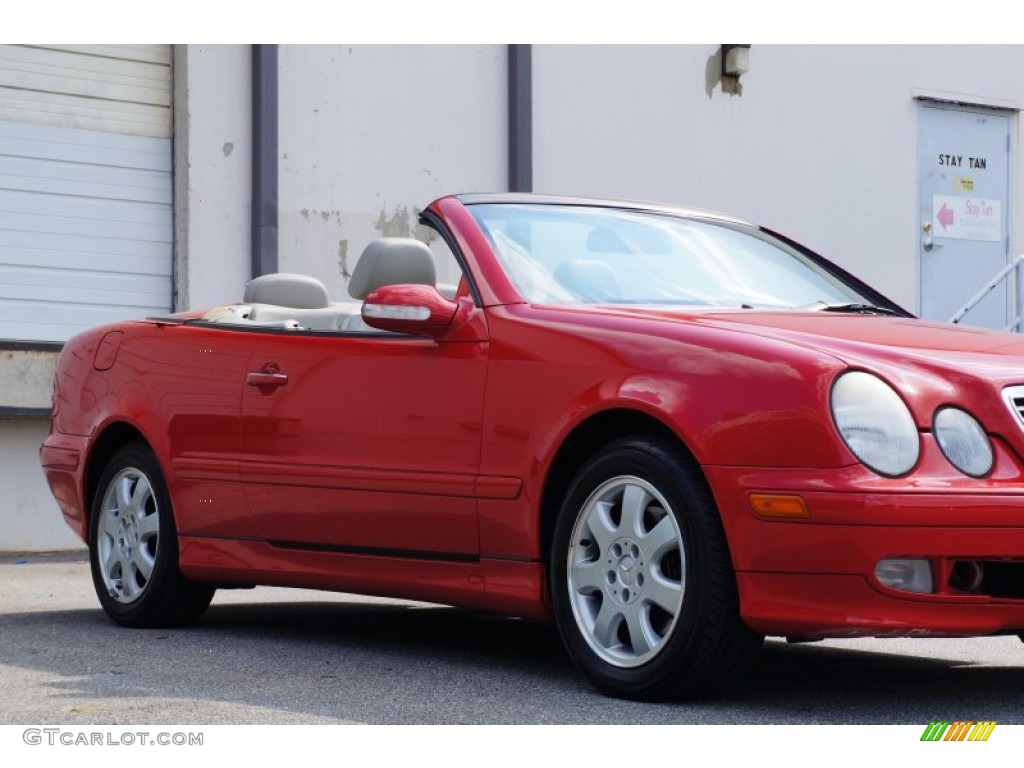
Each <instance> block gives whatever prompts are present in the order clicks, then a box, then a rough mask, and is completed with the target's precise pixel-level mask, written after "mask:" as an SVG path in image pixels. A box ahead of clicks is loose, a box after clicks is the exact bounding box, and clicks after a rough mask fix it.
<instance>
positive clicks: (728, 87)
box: [704, 46, 743, 99]
mask: <svg viewBox="0 0 1024 768" xmlns="http://www.w3.org/2000/svg"><path fill="white" fill-rule="evenodd" d="M717 85H721V86H722V93H726V94H728V95H730V96H742V95H743V86H742V85H740V79H739V78H738V77H732V76H730V75H723V74H722V47H721V46H719V47H718V48H716V49H715V52H714V53H713V54H712V55H711V56H709V57H708V62H707V64H705V65H704V92H705V93H706V94H707V95H708V98H709V99H710V98H712V97H713V96H714V95H715V86H717Z"/></svg>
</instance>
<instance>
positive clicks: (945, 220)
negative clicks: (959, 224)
mask: <svg viewBox="0 0 1024 768" xmlns="http://www.w3.org/2000/svg"><path fill="white" fill-rule="evenodd" d="M935 218H936V219H938V222H939V224H941V225H942V230H943V231H945V230H946V229H947V228H949V227H950V226H951V225H952V224H953V221H954V220H955V219H956V217H955V216H954V215H953V211H951V210H950V209H949V208H948V207H946V204H945V203H943V204H942V207H941V208H940V209H939V212H938V213H937V214H936V215H935Z"/></svg>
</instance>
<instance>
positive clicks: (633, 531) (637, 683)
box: [550, 438, 763, 700]
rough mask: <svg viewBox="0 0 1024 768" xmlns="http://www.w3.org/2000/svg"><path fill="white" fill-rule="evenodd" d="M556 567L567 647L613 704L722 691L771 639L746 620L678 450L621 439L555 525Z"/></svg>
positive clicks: (591, 465) (716, 529)
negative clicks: (623, 700) (614, 699)
mask: <svg viewBox="0 0 1024 768" xmlns="http://www.w3.org/2000/svg"><path fill="white" fill-rule="evenodd" d="M550 566H551V567H550V572H551V573H550V578H551V594H552V602H553V605H554V610H555V617H556V620H557V622H558V627H559V631H560V633H561V635H562V640H563V642H564V644H565V646H566V648H567V650H568V651H569V654H570V656H571V657H572V658H573V661H575V663H576V665H577V666H578V667H579V668H580V669H581V670H582V672H583V673H584V674H585V675H586V676H587V677H588V679H590V681H591V682H592V683H594V684H595V685H596V686H597V687H598V688H600V689H601V690H603V691H605V692H607V693H610V694H612V695H615V696H621V697H626V698H635V699H652V700H657V699H681V698H697V697H701V696H707V695H710V694H713V693H717V692H720V691H722V690H724V689H725V688H727V687H728V686H729V685H731V684H732V683H733V682H735V681H736V680H737V679H738V678H739V677H740V676H741V675H742V673H743V672H745V671H746V669H747V668H748V667H749V665H750V663H751V662H752V661H753V659H754V657H755V655H756V652H757V649H758V648H759V647H760V644H761V641H762V639H763V638H762V637H761V636H760V635H757V634H755V633H753V632H751V631H750V630H749V629H748V628H747V627H746V626H745V625H744V624H743V623H742V621H741V620H740V617H739V600H738V597H737V593H736V583H735V577H734V574H733V572H732V566H731V560H730V557H729V552H728V547H727V545H726V541H725V534H724V531H723V530H722V525H721V520H720V519H719V516H718V512H717V509H716V508H715V504H714V500H713V498H712V496H711V492H710V490H709V489H708V487H707V484H706V483H705V481H704V478H703V476H702V475H701V473H700V471H699V470H698V469H697V467H696V466H695V464H694V463H693V461H692V459H690V457H689V456H687V455H685V454H684V453H683V452H682V451H681V450H679V449H678V448H677V447H676V446H675V445H674V444H672V443H670V442H668V441H662V440H657V439H648V438H632V439H627V440H621V441H618V442H616V443H613V444H611V445H609V446H607V447H606V448H605V449H604V450H602V451H601V452H600V453H599V454H598V455H596V456H595V457H594V458H593V459H591V460H590V461H589V462H588V463H587V464H586V465H585V466H584V467H583V468H582V469H581V470H580V472H579V473H578V474H577V476H576V479H575V480H574V482H573V484H572V486H571V487H570V490H569V492H568V494H567V495H566V498H565V502H564V504H563V507H562V510H561V513H560V515H559V518H558V521H557V523H556V527H555V535H554V541H553V547H552V553H551V562H550Z"/></svg>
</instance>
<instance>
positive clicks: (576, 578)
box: [571, 560, 607, 592]
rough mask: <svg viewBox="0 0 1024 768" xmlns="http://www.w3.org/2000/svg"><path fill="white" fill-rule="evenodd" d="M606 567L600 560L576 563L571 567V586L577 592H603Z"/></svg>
mask: <svg viewBox="0 0 1024 768" xmlns="http://www.w3.org/2000/svg"><path fill="white" fill-rule="evenodd" d="M606 573H607V567H606V566H605V565H604V563H602V562H601V561H600V560H594V561H590V562H582V563H576V564H575V565H574V566H573V567H572V576H571V578H572V586H573V589H575V590H576V591H577V592H603V591H604V588H605V574H606Z"/></svg>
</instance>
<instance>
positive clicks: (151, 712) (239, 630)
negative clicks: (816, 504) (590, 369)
mask: <svg viewBox="0 0 1024 768" xmlns="http://www.w3.org/2000/svg"><path fill="white" fill-rule="evenodd" d="M0 690H2V691H4V692H5V693H6V694H7V695H5V696H3V697H0V724H9V725H12V724H46V725H83V724H97V725H108V724H121V725H132V724H176V725H197V724H263V723H280V724H320V723H362V724H398V723H418V724H448V723H454V724H472V723H491V724H505V723H523V724H539V723H555V724H574V723H583V724H595V723H609V724H611V723H615V724H628V725H636V724H642V723H675V724H712V723H714V724H738V723H744V724H783V723H788V724H793V723H799V724H835V725H841V724H914V725H917V724H921V725H923V724H926V723H928V722H929V721H932V720H956V719H964V720H982V719H985V720H996V721H998V722H999V723H1000V724H1004V723H1024V708H1022V707H1021V694H1020V691H1021V690H1024V645H1022V644H1021V642H1020V641H1019V640H1018V639H1017V638H1016V637H999V638H982V639H970V640H873V639H862V640H846V641H829V642H824V643H814V644H807V645H788V644H786V643H785V642H782V641H777V640H772V641H769V642H768V643H766V645H765V649H764V651H763V652H762V653H761V656H760V658H759V660H758V662H757V665H756V666H755V668H754V670H753V672H752V673H751V675H750V676H749V678H748V680H747V681H746V683H745V684H744V685H743V686H742V687H741V688H740V689H738V690H736V691H734V692H733V693H731V694H730V695H729V696H727V697H724V698H720V699H716V700H712V701H704V702H700V703H686V704H640V703H633V702H623V701H617V700H614V699H610V698H607V697H605V696H602V695H600V694H598V693H596V692H594V691H593V690H592V689H590V688H589V687H588V686H587V685H586V683H585V682H584V681H583V680H582V679H581V678H580V677H579V676H578V675H577V673H576V672H575V670H574V669H573V667H572V665H571V664H570V662H569V661H568V659H567V657H566V656H565V654H564V652H563V650H562V648H561V645H560V643H559V640H558V637H557V634H556V633H555V631H554V630H553V629H552V628H551V627H548V626H544V625H538V624H533V623H529V622H525V621H520V620H516V619H506V618H501V617H495V616H489V615H485V614H480V613H475V612H470V611H463V610H456V609H453V608H446V607H441V606H434V605H427V604H423V603H412V602H406V601H400V600H385V599H377V598H366V597H358V596H353V595H341V594H334V593H327V592H316V591H310V590H287V589H278V588H269V587H267V588H257V589H255V590H244V591H220V592H218V593H217V596H216V597H215V598H214V602H213V604H212V605H211V607H210V609H209V611H208V612H207V613H206V614H205V616H204V617H203V619H202V620H201V621H200V622H199V623H198V624H196V625H195V626H193V627H189V628H187V629H175V630H166V629H159V630H130V629H123V628H120V627H117V626H115V625H113V624H111V623H110V622H109V621H108V620H107V619H106V617H105V616H104V614H103V613H102V611H101V610H100V608H99V604H98V603H97V601H96V596H95V594H94V593H93V588H92V581H91V579H90V577H89V566H88V563H87V562H86V560H85V558H84V556H83V555H78V554H75V555H24V556H0Z"/></svg>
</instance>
